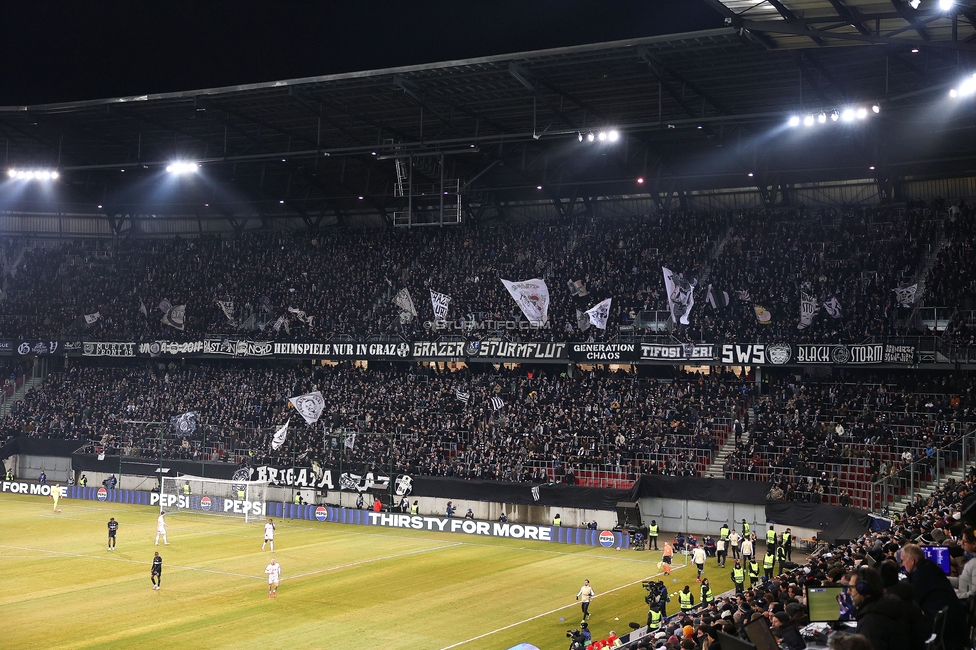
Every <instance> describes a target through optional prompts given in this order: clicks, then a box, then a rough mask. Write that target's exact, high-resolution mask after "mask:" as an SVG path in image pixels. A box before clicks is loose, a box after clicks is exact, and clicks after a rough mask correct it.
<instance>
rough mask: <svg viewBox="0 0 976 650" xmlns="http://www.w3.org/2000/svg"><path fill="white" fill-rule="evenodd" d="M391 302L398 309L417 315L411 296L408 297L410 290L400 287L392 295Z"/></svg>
mask: <svg viewBox="0 0 976 650" xmlns="http://www.w3.org/2000/svg"><path fill="white" fill-rule="evenodd" d="M393 304H395V305H396V306H397V307H399V308H400V311H403V312H406V313H408V314H410V315H411V316H413V317H414V318H416V317H417V308H416V307H414V306H413V298H411V297H410V291H409V290H408V289H407V288H406V287H404V288H402V289H400V292H399V293H398V294H397V295H396V296H394V298H393Z"/></svg>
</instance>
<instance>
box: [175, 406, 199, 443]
mask: <svg viewBox="0 0 976 650" xmlns="http://www.w3.org/2000/svg"><path fill="white" fill-rule="evenodd" d="M170 424H172V425H173V431H175V432H176V435H178V436H184V437H185V436H188V435H190V434H191V433H193V432H194V431H196V430H197V412H196V411H187V412H186V413H184V414H183V415H177V416H176V417H174V418H170Z"/></svg>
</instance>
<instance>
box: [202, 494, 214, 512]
mask: <svg viewBox="0 0 976 650" xmlns="http://www.w3.org/2000/svg"><path fill="white" fill-rule="evenodd" d="M211 505H213V504H212V503H211V502H210V497H203V498H201V499H200V507H201V508H202V509H204V510H210V506H211Z"/></svg>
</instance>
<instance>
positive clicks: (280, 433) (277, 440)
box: [271, 418, 291, 451]
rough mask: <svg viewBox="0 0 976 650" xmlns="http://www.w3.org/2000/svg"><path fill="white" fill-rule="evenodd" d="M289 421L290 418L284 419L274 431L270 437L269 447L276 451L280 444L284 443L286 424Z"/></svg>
mask: <svg viewBox="0 0 976 650" xmlns="http://www.w3.org/2000/svg"><path fill="white" fill-rule="evenodd" d="M290 423H291V418H288V419H287V420H285V423H284V424H283V425H281V428H280V429H278V430H277V431H275V433H274V436H272V438H271V448H272V449H274V450H275V451H277V450H278V449H279V448H280V447H281V445H283V444H285V438H287V437H288V425H289V424H290Z"/></svg>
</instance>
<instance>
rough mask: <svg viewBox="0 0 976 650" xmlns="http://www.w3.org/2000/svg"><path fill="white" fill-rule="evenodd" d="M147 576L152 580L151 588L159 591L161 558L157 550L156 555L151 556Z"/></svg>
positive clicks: (161, 571) (161, 572)
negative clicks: (151, 560)
mask: <svg viewBox="0 0 976 650" xmlns="http://www.w3.org/2000/svg"><path fill="white" fill-rule="evenodd" d="M149 578H150V579H151V580H152V583H153V589H155V590H157V591H159V585H160V584H162V582H163V558H161V557H159V551H156V555H154V556H153V563H152V570H151V572H150V574H149Z"/></svg>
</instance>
